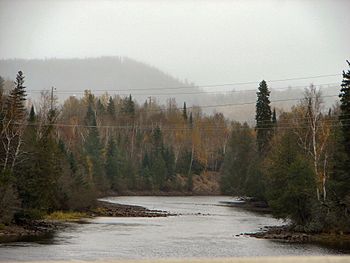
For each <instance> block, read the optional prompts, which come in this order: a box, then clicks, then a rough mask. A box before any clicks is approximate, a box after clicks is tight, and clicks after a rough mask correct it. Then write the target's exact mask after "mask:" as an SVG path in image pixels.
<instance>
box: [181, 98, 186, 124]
mask: <svg viewBox="0 0 350 263" xmlns="http://www.w3.org/2000/svg"><path fill="white" fill-rule="evenodd" d="M182 117H183V118H184V120H185V121H187V108H186V102H184V107H183V109H182Z"/></svg>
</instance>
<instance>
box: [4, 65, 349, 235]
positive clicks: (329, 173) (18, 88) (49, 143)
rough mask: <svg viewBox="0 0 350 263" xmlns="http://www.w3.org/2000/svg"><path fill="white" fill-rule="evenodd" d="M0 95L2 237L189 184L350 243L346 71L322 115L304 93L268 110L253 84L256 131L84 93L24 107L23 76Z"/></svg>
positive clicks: (315, 97) (263, 92)
mask: <svg viewBox="0 0 350 263" xmlns="http://www.w3.org/2000/svg"><path fill="white" fill-rule="evenodd" d="M348 64H349V63H348ZM349 66H350V64H349ZM3 83H4V81H3V80H2V79H1V78H0V134H1V138H0V139H1V145H0V147H1V148H0V162H1V163H0V165H1V167H0V168H1V174H0V223H1V228H3V229H6V228H7V227H9V226H10V225H13V224H20V223H21V222H24V221H26V220H37V219H42V218H45V217H46V218H47V217H48V215H49V214H51V215H52V213H56V214H53V215H52V217H63V218H65V217H66V216H65V215H64V214H60V213H57V211H71V212H80V211H91V210H92V209H96V198H97V197H99V196H104V195H108V194H115V193H117V194H123V193H130V192H148V193H174V192H176V193H192V192H193V191H194V190H195V188H196V182H197V183H198V182H199V181H201V182H202V183H203V184H206V185H210V187H208V188H207V189H208V192H211V191H213V189H214V188H215V184H212V183H211V181H210V180H207V179H206V178H207V177H210V176H211V177H213V176H214V177H216V176H217V175H218V174H220V175H221V180H220V187H221V192H222V193H224V194H230V195H236V196H250V197H254V198H255V199H258V200H260V201H263V202H266V204H267V205H268V206H269V207H270V208H271V210H272V212H273V215H274V216H276V217H278V218H282V219H289V220H291V222H292V225H291V229H292V230H293V231H301V232H308V233H321V232H322V233H325V232H336V233H349V232H350V216H349V208H350V172H349V171H350V165H349V158H350V129H349V125H350V70H348V71H347V72H344V73H343V82H342V85H341V90H340V104H339V105H334V107H333V108H332V109H329V110H328V109H327V110H326V109H324V107H323V101H322V94H321V92H320V91H319V90H317V89H316V88H315V87H314V86H312V85H311V86H310V88H308V89H306V90H305V97H304V98H303V99H301V100H300V102H299V103H298V104H297V105H295V106H294V107H293V108H292V109H291V111H289V112H283V111H278V110H277V111H276V110H275V109H271V105H270V100H269V95H270V91H269V89H268V86H267V83H266V82H265V81H262V82H261V83H260V86H259V89H258V92H257V103H256V125H255V127H252V126H249V125H248V124H247V123H243V124H242V123H239V122H235V121H229V120H227V119H225V118H224V116H223V114H220V113H215V114H212V115H206V114H203V113H202V111H201V108H200V107H195V106H193V107H190V108H187V107H186V103H184V104H183V107H181V108H179V107H178V106H177V104H176V102H175V100H174V99H169V100H168V102H167V104H166V105H165V106H164V105H159V104H157V103H156V102H155V100H152V98H151V99H150V100H149V101H148V100H147V101H145V102H144V103H143V104H138V103H137V102H136V101H134V100H133V98H132V96H131V95H130V96H127V97H120V96H117V95H116V96H109V95H108V94H104V95H102V96H95V95H94V94H93V93H92V92H90V91H88V90H87V91H86V92H85V94H84V96H83V97H82V98H76V97H73V96H72V97H69V98H68V99H67V100H65V101H64V103H63V104H62V105H57V103H56V101H55V98H54V96H51V94H49V93H46V92H43V93H42V94H41V99H40V100H39V101H38V102H37V103H33V102H32V101H29V100H27V98H26V89H25V84H24V74H23V72H21V71H19V72H18V74H17V76H16V81H15V83H14V86H13V88H12V89H11V90H4V89H3V86H4V85H3ZM211 184H212V185H211ZM112 214H113V213H112ZM76 215H77V214H72V217H74V218H75V217H76ZM68 217H70V216H69V215H68ZM78 217H79V216H78Z"/></svg>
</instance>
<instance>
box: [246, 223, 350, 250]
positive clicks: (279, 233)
mask: <svg viewBox="0 0 350 263" xmlns="http://www.w3.org/2000/svg"><path fill="white" fill-rule="evenodd" d="M243 235H245V236H250V237H255V238H261V239H269V240H276V241H282V242H288V243H313V244H320V245H324V246H328V247H338V248H344V249H346V250H347V251H349V250H350V234H349V233H306V232H299V231H295V230H294V229H293V228H292V227H291V226H290V225H284V226H272V227H264V228H262V229H261V231H260V232H256V233H244V234H243Z"/></svg>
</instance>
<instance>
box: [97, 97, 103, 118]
mask: <svg viewBox="0 0 350 263" xmlns="http://www.w3.org/2000/svg"><path fill="white" fill-rule="evenodd" d="M96 109H97V110H96V113H97V115H98V116H103V114H104V113H105V106H104V105H103V104H102V102H101V99H98V100H97V106H96Z"/></svg>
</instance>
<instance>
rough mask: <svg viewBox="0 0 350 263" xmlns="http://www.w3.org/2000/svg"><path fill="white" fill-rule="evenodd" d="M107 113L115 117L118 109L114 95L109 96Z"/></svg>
mask: <svg viewBox="0 0 350 263" xmlns="http://www.w3.org/2000/svg"><path fill="white" fill-rule="evenodd" d="M107 113H108V114H109V116H111V118H112V119H115V116H116V111H115V105H114V101H113V98H112V97H109V101H108V105H107Z"/></svg>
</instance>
